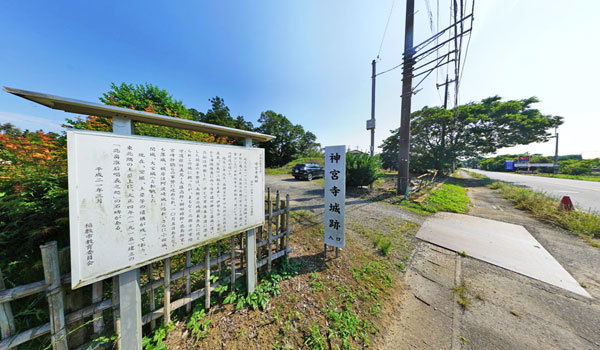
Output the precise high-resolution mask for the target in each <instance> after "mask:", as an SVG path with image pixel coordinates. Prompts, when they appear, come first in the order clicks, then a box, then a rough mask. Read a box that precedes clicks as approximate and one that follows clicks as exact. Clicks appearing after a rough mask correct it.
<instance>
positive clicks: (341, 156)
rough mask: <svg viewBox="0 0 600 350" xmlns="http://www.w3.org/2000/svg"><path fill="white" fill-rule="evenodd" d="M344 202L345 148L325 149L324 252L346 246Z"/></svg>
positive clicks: (331, 147) (325, 254) (332, 147)
mask: <svg viewBox="0 0 600 350" xmlns="http://www.w3.org/2000/svg"><path fill="white" fill-rule="evenodd" d="M345 200H346V146H328V147H325V215H324V220H325V221H324V224H325V229H324V232H325V252H324V256H325V257H326V256H327V246H328V245H330V246H334V247H336V256H337V252H338V249H339V248H342V249H343V248H344V247H345V246H346V235H345V229H346V227H345V220H344V213H345Z"/></svg>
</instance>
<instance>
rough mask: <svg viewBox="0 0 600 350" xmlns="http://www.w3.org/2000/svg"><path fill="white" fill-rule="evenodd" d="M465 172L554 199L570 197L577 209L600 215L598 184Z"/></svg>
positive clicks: (488, 172) (510, 174)
mask: <svg viewBox="0 0 600 350" xmlns="http://www.w3.org/2000/svg"><path fill="white" fill-rule="evenodd" d="M467 170H468V171H472V172H474V173H478V174H482V175H485V176H487V177H489V178H490V179H494V180H500V181H505V182H509V183H512V184H515V185H520V186H526V187H529V188H531V189H532V190H535V191H538V192H545V193H547V194H549V195H551V196H554V197H562V196H570V197H571V200H572V201H573V203H574V204H575V206H576V207H578V209H580V210H592V211H595V212H597V213H600V182H594V181H581V180H570V179H559V178H553V177H542V176H531V175H520V174H513V173H501V172H495V171H483V170H476V169H467Z"/></svg>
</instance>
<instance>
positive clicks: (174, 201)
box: [67, 131, 265, 288]
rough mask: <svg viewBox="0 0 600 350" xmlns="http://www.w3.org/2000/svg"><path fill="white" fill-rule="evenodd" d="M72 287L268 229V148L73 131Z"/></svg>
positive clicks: (70, 136) (70, 142)
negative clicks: (234, 235)
mask: <svg viewBox="0 0 600 350" xmlns="http://www.w3.org/2000/svg"><path fill="white" fill-rule="evenodd" d="M67 141H68V159H69V218H70V235H71V274H72V283H71V284H72V287H73V288H76V287H81V286H84V285H87V284H90V283H92V282H95V281H98V280H101V279H104V278H107V277H110V276H113V275H116V274H118V273H121V272H124V271H127V270H131V269H133V268H136V267H139V266H143V265H146V264H148V263H149V262H152V261H156V260H159V259H162V258H165V257H167V256H170V255H173V254H176V253H178V252H181V251H185V250H188V249H190V248H191V247H193V246H200V245H203V244H205V243H207V242H210V241H215V240H217V239H219V238H222V237H224V236H226V235H228V234H232V233H236V232H241V231H245V230H247V229H249V228H253V227H256V226H260V225H262V224H263V223H264V198H265V197H264V150H263V149H260V148H245V147H237V146H229V145H218V144H207V143H198V142H188V141H177V140H169V139H160V138H151V137H141V136H123V135H116V134H109V133H102V132H90V131H68V132H67Z"/></svg>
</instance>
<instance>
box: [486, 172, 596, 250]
mask: <svg viewBox="0 0 600 350" xmlns="http://www.w3.org/2000/svg"><path fill="white" fill-rule="evenodd" d="M489 187H490V188H491V189H495V190H498V192H500V194H501V195H502V196H503V197H504V198H506V199H508V200H509V201H511V202H512V203H514V205H515V208H517V209H523V210H527V211H529V212H530V213H531V214H532V215H533V216H534V217H535V218H537V219H539V220H542V221H546V222H549V223H551V224H554V225H557V226H559V227H562V228H564V229H567V230H569V231H571V232H573V233H577V234H582V235H586V236H589V237H593V238H600V216H597V215H594V214H592V213H589V212H583V211H579V210H570V211H567V210H561V209H559V208H558V199H557V198H552V197H549V196H547V195H545V194H543V193H539V192H534V191H532V190H529V189H526V188H522V187H519V186H515V185H510V184H507V183H505V182H500V181H496V182H493V183H492V184H490V185H489Z"/></svg>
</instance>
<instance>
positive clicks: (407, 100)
mask: <svg viewBox="0 0 600 350" xmlns="http://www.w3.org/2000/svg"><path fill="white" fill-rule="evenodd" d="M414 12H415V1H414V0H406V25H405V29H404V59H403V62H402V63H403V66H402V107H401V112H400V140H399V147H400V150H399V152H398V184H397V193H398V195H404V196H407V195H408V192H409V187H408V186H409V175H408V169H409V167H408V165H409V163H408V162H409V152H410V104H411V99H412V75H413V64H414V62H413V55H414V48H413V23H414Z"/></svg>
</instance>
